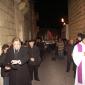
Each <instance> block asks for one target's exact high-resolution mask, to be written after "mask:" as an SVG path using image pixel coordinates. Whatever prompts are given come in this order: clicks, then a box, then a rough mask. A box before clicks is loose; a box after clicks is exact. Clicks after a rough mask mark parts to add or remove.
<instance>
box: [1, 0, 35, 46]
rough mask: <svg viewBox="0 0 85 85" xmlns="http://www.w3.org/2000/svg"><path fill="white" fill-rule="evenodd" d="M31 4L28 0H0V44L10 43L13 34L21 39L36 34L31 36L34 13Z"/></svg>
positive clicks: (27, 38)
mask: <svg viewBox="0 0 85 85" xmlns="http://www.w3.org/2000/svg"><path fill="white" fill-rule="evenodd" d="M31 4H32V3H30V0H0V46H2V44H4V43H10V42H11V40H12V39H13V38H14V37H15V36H18V37H20V39H21V40H22V41H25V40H29V39H31V38H32V37H34V36H36V35H35V34H34V36H32V34H33V33H35V32H33V30H32V27H33V26H34V24H35V23H34V24H33V23H32V17H34V16H35V15H34V14H32V12H33V9H32V6H31ZM35 17H36V16H35ZM35 22H36V20H35Z"/></svg>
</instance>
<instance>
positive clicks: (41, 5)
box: [34, 0, 68, 28]
mask: <svg viewBox="0 0 85 85" xmlns="http://www.w3.org/2000/svg"><path fill="white" fill-rule="evenodd" d="M34 3H35V9H36V11H38V12H39V21H38V25H39V26H40V28H60V27H61V23H60V20H61V18H62V17H64V18H65V19H66V21H67V17H68V0H34Z"/></svg>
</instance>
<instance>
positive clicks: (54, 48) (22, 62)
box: [0, 33, 85, 85]
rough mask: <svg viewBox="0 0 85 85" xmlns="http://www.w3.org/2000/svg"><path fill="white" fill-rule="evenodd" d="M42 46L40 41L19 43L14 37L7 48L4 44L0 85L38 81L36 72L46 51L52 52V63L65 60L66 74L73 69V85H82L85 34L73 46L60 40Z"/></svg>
mask: <svg viewBox="0 0 85 85" xmlns="http://www.w3.org/2000/svg"><path fill="white" fill-rule="evenodd" d="M45 46H46V43H44V42H42V40H41V39H40V38H38V39H36V40H29V41H26V42H25V43H22V42H21V40H20V39H19V38H17V37H15V38H14V39H13V40H12V44H11V45H10V46H9V45H8V44H4V45H3V46H2V53H1V54H0V71H1V74H0V75H1V77H0V78H1V79H0V80H1V81H0V85H32V80H36V81H40V79H39V75H38V69H39V67H40V64H41V62H42V61H43V60H44V54H45V51H48V52H49V51H51V53H52V52H53V55H52V56H53V57H52V60H56V58H60V59H64V58H66V62H67V66H66V72H69V71H70V67H71V65H73V72H74V78H75V85H85V69H84V64H85V63H84V60H85V59H84V58H85V34H82V33H79V34H78V36H77V39H76V40H75V42H74V40H73V39H70V40H66V39H65V40H63V39H61V38H59V39H58V40H55V41H54V43H50V44H47V46H48V47H47V46H46V47H45ZM65 56H66V57H65ZM1 83H2V84H1Z"/></svg>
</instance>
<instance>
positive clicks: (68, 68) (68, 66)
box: [66, 59, 72, 72]
mask: <svg viewBox="0 0 85 85" xmlns="http://www.w3.org/2000/svg"><path fill="white" fill-rule="evenodd" d="M71 63H72V59H69V60H67V70H66V71H67V72H69V71H70V67H71Z"/></svg>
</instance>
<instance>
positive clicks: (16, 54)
mask: <svg viewBox="0 0 85 85" xmlns="http://www.w3.org/2000/svg"><path fill="white" fill-rule="evenodd" d="M14 54H15V59H16V58H17V56H18V50H15V53H14Z"/></svg>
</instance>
